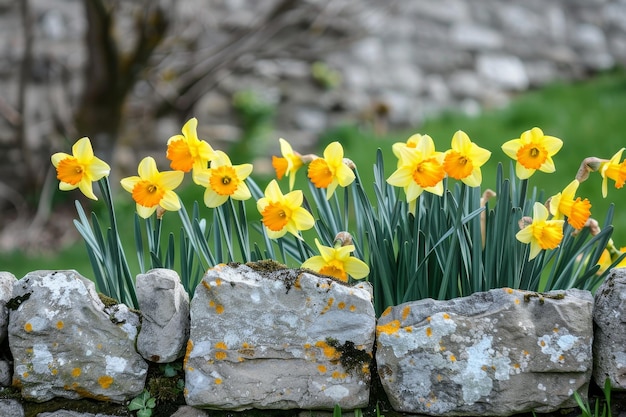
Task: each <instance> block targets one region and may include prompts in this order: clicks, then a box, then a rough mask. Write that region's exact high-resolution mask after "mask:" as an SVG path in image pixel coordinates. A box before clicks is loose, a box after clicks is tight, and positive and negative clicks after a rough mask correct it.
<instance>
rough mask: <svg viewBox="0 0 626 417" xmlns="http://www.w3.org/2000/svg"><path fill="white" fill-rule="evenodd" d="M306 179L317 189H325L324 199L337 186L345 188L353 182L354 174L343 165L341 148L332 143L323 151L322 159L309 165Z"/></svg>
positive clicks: (336, 143) (327, 197) (339, 145)
mask: <svg viewBox="0 0 626 417" xmlns="http://www.w3.org/2000/svg"><path fill="white" fill-rule="evenodd" d="M308 177H309V179H310V180H311V182H312V183H313V185H315V186H316V187H317V188H326V199H330V197H331V196H332V195H333V193H334V192H335V189H336V188H337V186H338V185H340V186H342V187H347V186H348V185H350V184H351V183H352V182H353V181H354V178H355V176H354V172H352V170H351V169H350V168H349V167H348V165H346V164H345V163H344V160H343V147H342V146H341V144H340V143H339V142H332V143H331V144H329V145H328V146H327V147H326V149H324V157H323V158H317V159H314V160H313V161H311V162H310V163H309V171H308Z"/></svg>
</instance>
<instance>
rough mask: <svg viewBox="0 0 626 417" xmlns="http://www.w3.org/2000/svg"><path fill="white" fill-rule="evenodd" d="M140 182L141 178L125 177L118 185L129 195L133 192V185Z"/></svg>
mask: <svg viewBox="0 0 626 417" xmlns="http://www.w3.org/2000/svg"><path fill="white" fill-rule="evenodd" d="M139 181H141V178H139V177H137V176H133V177H126V178H123V179H122V180H121V181H120V184H122V188H124V189H125V190H126V191H128V192H129V193H132V192H133V188H135V185H136V184H137V183H138V182H139Z"/></svg>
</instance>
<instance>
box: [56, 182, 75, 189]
mask: <svg viewBox="0 0 626 417" xmlns="http://www.w3.org/2000/svg"><path fill="white" fill-rule="evenodd" d="M77 188H78V184H73V185H72V184H70V183H69V182H63V181H60V182H59V190H61V191H71V190H75V189H77Z"/></svg>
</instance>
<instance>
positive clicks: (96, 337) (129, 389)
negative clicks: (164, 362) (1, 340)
mask: <svg viewBox="0 0 626 417" xmlns="http://www.w3.org/2000/svg"><path fill="white" fill-rule="evenodd" d="M12 305H13V308H14V309H13V310H11V313H10V316H9V317H10V319H9V347H10V349H11V353H12V354H13V358H14V370H15V373H14V378H13V380H14V385H15V386H18V387H20V388H21V391H22V397H24V398H26V399H29V400H32V401H37V402H42V401H47V400H50V399H52V398H53V397H57V396H58V397H64V398H69V399H79V398H94V399H99V400H106V401H112V402H124V401H127V400H128V399H130V398H133V397H135V396H137V395H138V394H139V393H141V391H142V390H143V388H144V384H145V379H146V374H147V369H148V366H147V364H146V362H145V361H144V360H143V358H142V357H141V356H140V355H139V354H138V353H137V351H136V350H135V339H134V337H132V334H136V329H135V330H134V331H130V330H129V329H128V328H127V327H128V326H129V323H128V321H126V320H125V321H124V322H119V317H118V318H117V319H116V318H115V317H112V316H110V315H109V314H107V313H106V312H105V311H104V310H105V306H104V304H103V303H102V301H100V299H99V297H98V295H97V293H96V291H95V286H94V284H93V282H91V281H89V280H88V279H86V278H84V277H83V276H81V275H80V274H78V273H77V272H76V271H34V272H31V273H29V274H27V275H26V276H25V277H24V278H22V279H21V280H19V281H17V282H16V283H15V285H14V287H13V299H12ZM121 310H123V309H121Z"/></svg>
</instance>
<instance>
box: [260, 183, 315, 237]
mask: <svg viewBox="0 0 626 417" xmlns="http://www.w3.org/2000/svg"><path fill="white" fill-rule="evenodd" d="M303 201H304V196H303V194H302V191H300V190H295V191H291V192H289V193H287V194H284V195H283V193H282V192H281V191H280V187H279V186H278V183H277V182H276V180H272V181H270V183H269V184H268V185H267V187H266V188H265V196H264V197H262V198H260V199H259V200H258V201H257V209H258V210H259V213H261V216H262V218H261V221H262V222H263V226H265V230H266V232H267V235H268V236H269V237H270V238H271V239H278V238H280V237H283V236H284V235H286V234H287V233H291V234H292V235H294V236H296V237H300V236H299V235H298V232H299V231H300V230H308V229H310V228H312V227H313V225H314V224H315V220H314V219H313V216H312V215H311V213H309V212H308V211H307V210H306V209H305V208H304V207H302V202H303Z"/></svg>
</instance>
